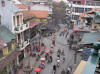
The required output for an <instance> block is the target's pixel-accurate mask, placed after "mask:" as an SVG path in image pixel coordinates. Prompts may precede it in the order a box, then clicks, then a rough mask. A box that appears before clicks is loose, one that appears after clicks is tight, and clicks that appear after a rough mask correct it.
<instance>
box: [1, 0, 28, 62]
mask: <svg viewBox="0 0 100 74" xmlns="http://www.w3.org/2000/svg"><path fill="white" fill-rule="evenodd" d="M17 3H19V4H16V2H14V1H12V0H1V1H0V21H1V25H4V26H6V27H7V28H8V29H9V30H10V31H11V32H12V33H13V34H15V35H16V45H17V46H18V47H19V48H18V50H19V52H22V54H20V55H19V58H18V59H19V62H20V61H21V60H22V59H23V58H24V57H26V52H25V49H27V46H28V45H29V38H28V37H27V36H26V33H27V32H26V31H27V30H28V29H29V24H28V23H26V24H25V23H24V22H23V13H22V11H25V10H27V9H28V7H27V6H25V5H23V4H21V3H20V2H17ZM18 64H19V63H18Z"/></svg>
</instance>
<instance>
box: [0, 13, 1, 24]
mask: <svg viewBox="0 0 100 74" xmlns="http://www.w3.org/2000/svg"><path fill="white" fill-rule="evenodd" d="M0 25H1V15H0Z"/></svg>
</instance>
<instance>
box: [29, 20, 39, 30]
mask: <svg viewBox="0 0 100 74" xmlns="http://www.w3.org/2000/svg"><path fill="white" fill-rule="evenodd" d="M39 23H40V22H39V21H31V22H30V24H29V27H30V28H33V27H35V26H36V25H38V24H39Z"/></svg>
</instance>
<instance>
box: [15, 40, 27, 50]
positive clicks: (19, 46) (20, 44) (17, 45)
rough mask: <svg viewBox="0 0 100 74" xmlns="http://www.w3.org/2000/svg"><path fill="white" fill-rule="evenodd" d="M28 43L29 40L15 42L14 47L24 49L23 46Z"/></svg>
mask: <svg viewBox="0 0 100 74" xmlns="http://www.w3.org/2000/svg"><path fill="white" fill-rule="evenodd" d="M28 45H29V40H27V41H24V42H23V43H17V44H16V47H17V49H19V50H23V49H25V47H26V46H28Z"/></svg>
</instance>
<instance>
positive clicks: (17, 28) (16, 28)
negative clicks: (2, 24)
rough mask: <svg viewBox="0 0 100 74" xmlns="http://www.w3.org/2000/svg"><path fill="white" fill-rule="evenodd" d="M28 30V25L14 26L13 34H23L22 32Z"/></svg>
mask: <svg viewBox="0 0 100 74" xmlns="http://www.w3.org/2000/svg"><path fill="white" fill-rule="evenodd" d="M28 28H29V25H28V24H23V25H21V26H16V27H15V28H14V32H15V33H21V32H23V31H25V30H27V29H28Z"/></svg>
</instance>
